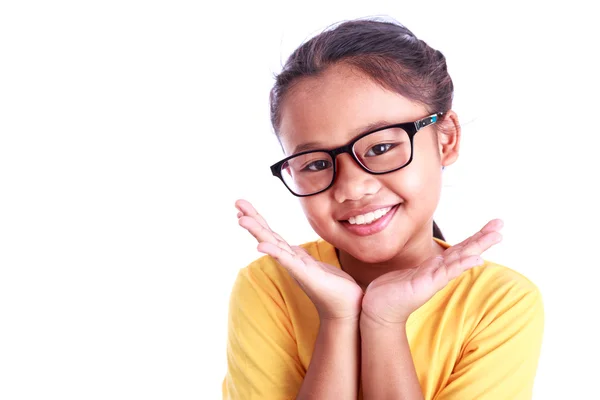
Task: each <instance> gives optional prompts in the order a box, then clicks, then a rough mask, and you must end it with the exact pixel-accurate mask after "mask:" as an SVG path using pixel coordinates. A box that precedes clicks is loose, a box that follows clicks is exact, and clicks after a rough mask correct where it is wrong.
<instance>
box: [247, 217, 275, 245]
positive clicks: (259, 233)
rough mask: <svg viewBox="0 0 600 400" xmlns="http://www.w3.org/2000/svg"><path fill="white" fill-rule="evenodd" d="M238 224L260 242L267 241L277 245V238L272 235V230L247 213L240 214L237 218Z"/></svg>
mask: <svg viewBox="0 0 600 400" xmlns="http://www.w3.org/2000/svg"><path fill="white" fill-rule="evenodd" d="M238 224H239V225H240V226H241V227H242V228H244V229H246V230H247V231H248V232H250V234H251V235H252V236H254V238H255V239H256V240H257V241H258V242H259V243H260V242H269V243H273V244H274V245H276V246H277V243H278V240H277V238H276V237H275V236H274V235H273V232H272V231H271V230H270V229H267V228H265V227H264V226H262V225H261V224H259V223H258V221H257V220H256V219H254V218H252V217H249V216H247V215H244V216H242V217H241V218H240V219H238Z"/></svg>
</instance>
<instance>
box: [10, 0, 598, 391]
mask: <svg viewBox="0 0 600 400" xmlns="http://www.w3.org/2000/svg"><path fill="white" fill-rule="evenodd" d="M589 4H593V2H589ZM369 15H389V16H392V17H393V18H395V19H397V20H399V21H400V22H402V23H404V24H405V25H406V26H408V27H409V29H411V30H412V31H413V32H414V33H415V34H416V35H417V36H418V37H420V38H421V39H423V40H425V41H427V42H428V43H429V44H430V45H432V46H433V47H435V48H438V49H440V50H441V51H442V52H443V53H444V54H445V55H446V57H447V60H448V66H449V71H450V73H451V75H452V77H453V79H454V83H455V87H456V95H455V110H456V111H457V113H458V114H459V116H460V118H461V121H462V123H463V145H462V155H461V157H460V159H459V161H458V162H457V164H455V165H454V166H452V167H451V168H449V169H446V171H445V185H444V189H443V196H442V201H441V204H440V207H439V209H438V212H437V215H436V220H437V221H438V223H439V225H440V227H441V228H442V230H443V232H444V234H445V235H446V237H447V239H448V241H450V242H451V243H454V242H457V241H459V240H462V239H463V238H464V237H466V236H468V235H470V234H472V233H473V232H475V231H476V230H477V229H479V228H480V227H481V225H482V224H483V223H485V222H486V221H487V220H488V219H490V218H494V217H500V218H503V219H504V221H505V229H504V236H505V240H504V242H503V243H502V244H501V245H500V246H498V247H496V248H495V249H494V250H493V251H490V252H489V253H487V254H486V257H487V258H489V259H493V260H494V261H496V262H500V263H503V264H505V265H507V266H509V267H511V268H513V269H516V270H517V271H519V272H521V273H523V274H525V275H526V276H527V277H529V278H530V279H531V280H532V281H533V282H535V283H536V284H537V285H538V286H539V288H540V289H541V291H542V294H543V296H544V302H545V308H546V331H545V336H544V344H543V353H542V357H541V359H540V366H539V369H538V376H537V380H536V386H535V398H536V399H546V398H571V399H574V398H586V399H590V398H600V397H599V396H598V392H597V379H598V373H599V372H600V368H599V367H598V359H599V358H600V346H599V345H598V343H597V338H598V337H600V328H599V327H598V323H597V318H598V316H599V312H598V310H597V306H598V304H599V303H600V302H599V300H600V294H599V292H600V290H599V289H598V284H597V282H598V268H599V267H600V262H599V258H598V251H597V248H598V244H597V240H596V237H595V236H596V235H597V234H598V230H599V224H600V218H599V214H598V205H597V204H598V201H599V200H600V198H599V196H598V194H597V192H598V190H597V189H598V178H597V175H598V167H597V164H596V162H595V161H594V157H596V156H597V154H598V148H599V144H600V140H599V139H598V137H599V136H598V135H599V134H600V132H599V129H598V126H599V123H598V108H599V107H598V106H599V101H598V97H599V94H600V92H599V90H600V87H599V85H598V81H599V80H598V71H600V65H599V63H598V56H597V51H598V44H597V39H598V38H600V34H599V32H598V28H597V23H596V21H595V20H593V18H592V17H593V15H594V12H593V11H592V10H590V9H589V7H588V6H586V5H585V4H583V3H578V2H576V1H565V2H560V3H555V2H544V3H542V2H540V3H532V2H526V1H513V2H502V3H490V2H478V3H476V2H472V3H467V2H461V1H453V2H449V1H440V2H435V3H434V2H426V1H418V2H417V1H410V2H408V1H400V0H395V1H388V2H385V1H375V0H370V1H361V2H357V3H356V4H353V3H350V2H347V1H335V2H334V1H331V2H327V1H323V0H321V1H296V2H287V1H285V2H284V1H272V2H241V1H240V2H237V3H236V2H228V3H218V4H217V3H213V4H207V5H201V2H199V1H194V2H192V1H188V2H181V1H163V2H158V1H145V2H142V1H138V2H134V1H102V2H100V1H98V2H90V1H86V2H82V1H79V2H77V1H71V2H66V1H53V2H41V1H40V2H29V1H4V2H2V3H1V5H0V398H2V399H6V400H12V399H45V398H61V399H108V398H110V399H134V398H136V399H138V398H139V399H141V398H144V399H149V398H152V399H217V398H219V396H220V384H221V380H222V378H223V375H224V373H225V368H226V364H225V335H226V320H227V302H228V296H229V291H230V289H231V285H232V283H233V280H234V278H235V275H236V273H237V271H238V269H239V268H241V267H244V266H245V265H247V264H248V263H249V262H250V261H252V260H253V259H255V258H256V257H258V256H259V254H258V253H257V252H256V250H255V243H254V241H253V239H252V238H251V237H250V236H249V234H247V232H244V231H243V230H242V229H241V228H239V227H238V226H237V222H236V210H235V209H234V207H233V203H234V201H235V200H236V199H237V198H239V197H244V198H246V199H248V200H250V201H252V202H253V203H254V204H255V205H256V207H257V208H258V210H259V211H262V212H263V214H264V215H265V216H266V218H267V220H268V221H270V223H271V225H272V226H273V227H274V228H275V229H276V230H277V231H279V233H281V234H282V235H283V236H284V237H286V238H288V240H289V241H290V242H294V243H300V242H304V241H307V240H312V239H314V238H315V236H314V233H313V232H311V230H310V228H309V227H308V224H307V223H306V222H305V221H304V216H303V214H302V211H301V209H300V207H299V205H298V202H297V200H296V199H295V198H293V197H292V196H291V195H290V194H289V193H288V192H287V191H286V190H285V188H284V187H283V185H281V184H280V182H278V181H277V180H276V179H275V178H274V177H272V176H270V172H269V168H268V167H269V165H270V164H271V163H273V162H275V161H277V160H278V159H280V158H281V152H280V149H279V147H278V144H277V141H276V139H275V137H274V135H273V133H272V130H271V127H270V125H269V118H268V100H267V99H268V91H269V89H270V87H271V85H272V83H273V74H274V73H276V72H279V70H280V66H281V63H282V62H283V61H284V60H285V58H286V56H287V55H288V54H289V53H290V51H291V50H292V49H293V48H295V46H297V45H299V44H300V43H301V42H302V41H303V40H305V39H306V38H308V37H309V36H312V35H313V34H316V33H317V32H318V31H319V30H321V29H322V28H324V27H326V26H327V25H329V24H331V23H334V22H337V21H340V20H343V19H349V18H354V17H363V16H369ZM594 24H595V25H596V27H594V26H593V25H594Z"/></svg>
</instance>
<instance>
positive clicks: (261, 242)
mask: <svg viewBox="0 0 600 400" xmlns="http://www.w3.org/2000/svg"><path fill="white" fill-rule="evenodd" d="M236 208H237V209H238V210H239V213H238V222H239V224H240V226H242V227H243V228H245V229H246V230H247V231H248V232H250V233H251V234H252V236H254V237H255V238H256V240H257V241H258V251H260V252H261V253H265V254H268V255H270V256H271V257H273V258H275V259H276V260H277V261H278V262H279V263H280V264H281V265H282V266H283V267H284V268H285V269H286V270H287V271H288V273H289V274H290V276H291V277H292V278H293V279H294V280H295V281H296V282H297V283H298V285H299V286H300V287H301V288H302V290H304V292H305V293H306V295H307V296H308V297H309V298H310V300H311V301H312V302H313V304H314V305H315V307H316V308H317V311H318V312H319V316H320V318H321V319H348V318H358V317H359V316H360V311H361V301H362V296H363V291H362V289H361V288H360V286H358V285H357V284H356V282H355V281H354V279H353V278H352V277H351V276H350V275H348V274H347V273H345V272H344V271H342V270H341V269H339V268H336V267H334V266H332V265H329V264H326V263H323V262H320V261H317V260H315V259H314V258H313V257H312V256H311V255H310V254H308V252H307V251H306V250H305V249H303V248H302V247H299V246H290V245H289V244H288V243H287V242H286V241H285V240H283V238H282V237H281V236H280V235H278V234H277V233H275V232H274V231H273V230H272V229H271V228H270V227H269V225H268V224H267V222H266V221H265V219H264V218H263V217H262V216H261V215H260V214H259V213H258V212H257V211H256V210H255V209H254V207H253V206H252V205H251V204H250V203H249V202H247V201H245V200H238V201H237V202H236Z"/></svg>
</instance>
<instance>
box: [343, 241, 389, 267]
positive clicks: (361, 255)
mask: <svg viewBox="0 0 600 400" xmlns="http://www.w3.org/2000/svg"><path fill="white" fill-rule="evenodd" d="M344 251H345V252H346V253H348V254H350V255H351V256H352V257H353V258H355V259H357V260H359V261H361V262H364V263H367V264H378V263H383V262H386V261H389V260H391V259H392V258H394V257H396V255H397V254H398V251H399V250H398V249H394V248H392V247H387V246H381V245H371V246H364V247H363V246H352V247H350V248H349V249H344Z"/></svg>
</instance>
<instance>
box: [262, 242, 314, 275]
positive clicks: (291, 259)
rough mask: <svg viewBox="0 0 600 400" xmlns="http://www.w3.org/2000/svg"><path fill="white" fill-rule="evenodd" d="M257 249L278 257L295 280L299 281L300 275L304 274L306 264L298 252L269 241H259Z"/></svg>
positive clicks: (275, 257)
mask: <svg viewBox="0 0 600 400" xmlns="http://www.w3.org/2000/svg"><path fill="white" fill-rule="evenodd" d="M257 249H258V251H260V252H261V253H264V254H268V255H270V256H271V257H273V258H274V259H276V260H277V261H278V262H279V263H280V264H281V265H282V266H283V267H284V268H285V269H286V270H287V271H288V272H289V273H290V275H291V276H292V278H294V279H295V280H297V281H298V280H299V279H298V277H299V276H303V272H304V270H305V268H306V264H305V263H304V262H303V261H302V260H301V259H300V258H299V257H298V256H297V255H296V254H294V253H289V252H287V251H285V250H284V249H282V248H281V247H278V246H276V245H274V244H273V243H269V242H262V243H259V244H258V246H257Z"/></svg>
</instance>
